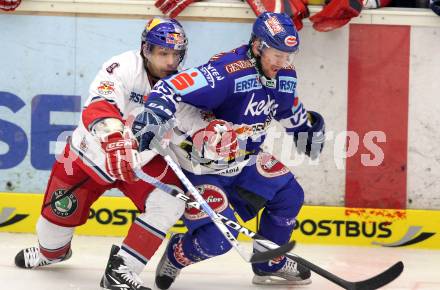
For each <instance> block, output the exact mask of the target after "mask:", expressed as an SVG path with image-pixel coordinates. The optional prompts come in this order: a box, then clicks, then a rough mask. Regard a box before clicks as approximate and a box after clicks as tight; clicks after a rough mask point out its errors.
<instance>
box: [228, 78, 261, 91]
mask: <svg viewBox="0 0 440 290" xmlns="http://www.w3.org/2000/svg"><path fill="white" fill-rule="evenodd" d="M262 87H263V86H262V85H261V82H260V79H259V78H258V75H256V74H252V75H247V76H244V77H241V78H238V79H236V80H235V84H234V93H242V92H249V91H253V90H258V89H261V88H262Z"/></svg>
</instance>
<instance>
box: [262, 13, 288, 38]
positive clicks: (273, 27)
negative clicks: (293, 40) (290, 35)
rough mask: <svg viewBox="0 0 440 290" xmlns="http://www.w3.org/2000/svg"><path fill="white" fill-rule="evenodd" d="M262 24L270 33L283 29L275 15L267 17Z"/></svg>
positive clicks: (273, 33)
mask: <svg viewBox="0 0 440 290" xmlns="http://www.w3.org/2000/svg"><path fill="white" fill-rule="evenodd" d="M264 24H265V25H266V27H267V29H268V30H269V32H270V34H272V35H275V34H278V33H280V32H283V31H285V30H284V28H283V26H282V25H281V23H280V22H279V21H278V19H277V18H276V17H275V16H271V17H269V18H268V19H267V20H266V21H264Z"/></svg>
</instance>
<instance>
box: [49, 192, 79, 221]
mask: <svg viewBox="0 0 440 290" xmlns="http://www.w3.org/2000/svg"><path fill="white" fill-rule="evenodd" d="M65 192H66V190H64V189H58V190H56V191H55V192H54V193H53V194H52V199H51V203H50V206H51V207H52V211H53V212H54V213H55V214H56V215H57V216H60V217H68V216H70V215H72V214H73V213H74V212H75V210H76V208H77V207H78V199H77V198H76V196H75V195H74V194H73V193H70V194H68V195H67V196H65V197H63V198H62V199H60V200H58V201H55V199H57V198H58V197H59V196H62V195H64V194H65ZM54 201H55V202H54Z"/></svg>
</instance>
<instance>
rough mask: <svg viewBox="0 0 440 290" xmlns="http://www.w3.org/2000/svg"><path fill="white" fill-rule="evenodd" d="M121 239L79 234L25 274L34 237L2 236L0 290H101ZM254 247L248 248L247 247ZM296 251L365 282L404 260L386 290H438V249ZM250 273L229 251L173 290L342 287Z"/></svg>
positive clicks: (148, 280)
mask: <svg viewBox="0 0 440 290" xmlns="http://www.w3.org/2000/svg"><path fill="white" fill-rule="evenodd" d="M121 241H122V238H121V237H88V236H75V237H74V240H73V242H72V249H73V256H72V258H71V259H70V260H68V261H66V262H63V263H60V264H56V265H50V266H48V267H43V268H39V269H37V270H23V269H19V268H17V267H16V266H15V265H14V257H15V254H16V253H17V252H19V250H21V249H22V248H25V247H29V246H33V245H36V236H35V235H32V234H10V233H0V290H3V289H5V290H6V289H8V290H22V289H26V290H30V289H32V290H67V289H69V290H91V289H100V287H99V281H100V279H101V276H102V274H103V271H104V267H105V265H106V262H107V259H108V255H109V251H110V247H111V245H112V244H113V243H114V244H117V245H120V244H121ZM165 244H166V243H165V242H164V243H163V245H162V247H161V248H160V249H159V251H158V253H156V255H155V257H153V259H152V260H151V261H150V262H149V264H148V265H147V267H146V269H145V270H144V272H143V273H142V275H141V278H142V279H143V281H144V284H145V286H148V287H150V288H152V289H156V288H155V287H154V286H153V284H154V271H155V266H156V265H157V262H158V260H159V258H160V256H161V254H162V252H163V249H164V245H165ZM247 245H248V246H249V249H250V244H247ZM294 251H295V253H297V254H298V255H299V256H301V257H303V258H306V259H308V260H309V261H311V262H313V263H315V264H317V265H319V266H321V267H322V268H325V269H327V270H328V271H330V272H333V273H334V274H336V275H339V276H341V277H343V278H344V279H347V280H352V281H358V280H363V279H366V278H368V277H371V276H373V275H376V274H377V273H379V272H381V271H383V270H385V269H386V268H387V267H389V266H391V265H392V264H394V263H395V262H397V261H400V260H401V261H403V262H404V264H405V270H404V272H403V273H402V275H401V276H400V277H399V278H397V280H395V281H394V282H392V283H391V284H389V285H388V286H386V287H384V288H383V289H388V290H407V289H411V290H420V289H423V290H440V251H434V250H418V249H407V248H372V247H347V246H320V245H297V246H296V248H295V250H294ZM252 276H253V274H252V270H251V268H250V265H248V264H246V263H245V262H244V261H243V260H242V259H241V258H240V256H239V255H238V254H237V253H236V252H234V250H231V251H230V252H229V253H227V254H226V255H223V256H221V257H216V258H213V259H210V260H208V261H204V262H201V263H198V264H196V265H192V266H190V267H188V268H186V269H184V270H183V271H182V272H181V275H180V276H179V277H178V279H177V280H176V282H175V283H174V284H173V285H172V287H171V289H175V290H236V289H237V290H238V289H240V290H241V289H256V290H262V289H268V290H284V289H301V290H312V289H320V290H327V289H341V288H340V287H338V286H335V285H334V284H332V283H331V282H329V281H327V280H325V279H324V278H321V277H320V276H318V275H316V274H312V279H313V282H312V284H310V285H307V286H301V287H293V286H290V287H285V286H284V287H282V286H269V287H264V286H255V285H252V284H251V279H252Z"/></svg>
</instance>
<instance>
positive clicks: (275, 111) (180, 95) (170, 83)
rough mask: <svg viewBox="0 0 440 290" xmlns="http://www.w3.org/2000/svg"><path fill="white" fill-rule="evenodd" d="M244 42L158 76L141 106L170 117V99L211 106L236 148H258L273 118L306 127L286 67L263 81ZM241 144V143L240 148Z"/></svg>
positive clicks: (288, 126) (291, 73)
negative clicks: (227, 127)
mask: <svg viewBox="0 0 440 290" xmlns="http://www.w3.org/2000/svg"><path fill="white" fill-rule="evenodd" d="M248 50H249V46H248V45H245V46H241V47H239V48H237V49H234V50H232V51H231V52H228V53H221V54H218V55H215V56H214V57H212V58H211V59H210V60H209V61H208V62H207V63H206V64H204V65H201V66H198V67H195V68H191V69H188V70H185V71H183V72H180V73H178V74H176V75H173V76H170V77H168V78H165V79H163V80H162V81H159V82H158V83H157V84H156V85H155V86H154V88H153V90H152V91H151V94H150V95H149V97H148V100H147V101H146V102H145V106H146V107H147V108H149V109H151V110H153V111H154V112H155V113H157V114H160V115H162V116H167V117H168V118H172V117H173V116H174V113H175V111H176V104H177V103H178V102H184V103H188V104H191V105H193V106H195V107H198V108H201V109H205V110H209V111H212V112H213V113H214V115H215V117H216V118H217V119H223V120H226V121H229V122H231V123H232V124H233V125H234V129H235V131H236V132H237V134H238V136H239V139H241V140H244V141H245V142H240V149H245V150H246V151H247V152H251V153H253V154H256V153H258V151H259V150H260V145H261V144H262V143H263V141H264V138H265V134H266V128H267V127H268V125H269V124H270V123H271V121H272V120H274V119H275V120H277V121H279V122H280V123H281V124H282V125H283V126H284V127H285V128H286V131H287V132H300V131H307V129H306V126H307V111H306V110H305V108H304V107H303V105H302V103H301V102H300V101H299V99H298V97H297V94H296V86H297V77H296V71H295V69H294V68H292V67H288V68H283V69H281V70H280V71H279V72H278V74H277V76H276V78H275V79H269V80H267V81H266V82H265V83H263V81H261V76H260V75H259V73H258V70H257V69H256V67H255V65H254V62H252V60H251V59H250V58H249V56H248ZM243 143H244V144H245V147H246V148H243Z"/></svg>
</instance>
